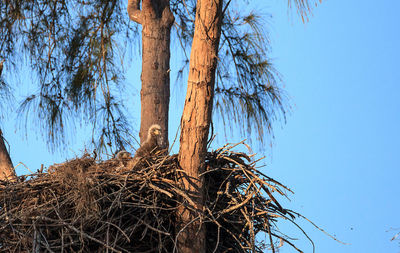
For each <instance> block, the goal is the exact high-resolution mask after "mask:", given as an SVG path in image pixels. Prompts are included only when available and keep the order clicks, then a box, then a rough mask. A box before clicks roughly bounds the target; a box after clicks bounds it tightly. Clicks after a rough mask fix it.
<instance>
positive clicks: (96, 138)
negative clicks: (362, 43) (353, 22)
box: [0, 0, 311, 150]
mask: <svg viewBox="0 0 400 253" xmlns="http://www.w3.org/2000/svg"><path fill="white" fill-rule="evenodd" d="M231 2H232V3H231ZM233 2H234V1H231V0H228V1H226V6H224V9H223V12H224V19H223V27H222V29H223V31H222V38H221V42H220V49H219V64H218V69H217V76H216V86H215V94H216V97H215V107H214V116H218V118H221V119H222V122H223V123H226V124H235V126H239V127H240V128H241V129H243V132H242V134H243V135H244V134H251V133H253V131H254V130H256V132H255V133H256V134H257V136H259V137H260V138H259V139H260V140H263V139H264V138H265V137H267V136H268V135H269V134H272V132H271V130H272V122H273V121H274V120H277V119H282V118H285V112H286V109H287V106H286V99H285V96H284V93H283V92H282V90H281V88H280V78H279V74H278V73H277V71H276V70H275V69H274V67H273V65H272V63H271V60H270V59H269V58H268V54H269V41H268V34H267V33H266V32H265V31H264V30H263V28H264V27H263V26H264V25H263V18H262V17H261V16H260V15H256V14H255V13H254V12H250V13H246V12H245V11H243V10H244V9H245V8H243V10H242V9H240V10H236V9H235V8H233ZM246 2H247V1H241V0H239V1H238V0H236V2H235V4H236V5H235V6H238V5H239V6H243V7H245V6H244V5H245V4H246ZM310 2H311V1H310ZM288 3H289V6H290V5H293V4H294V6H295V7H296V8H297V10H298V12H299V13H300V15H302V17H307V13H309V11H310V10H311V7H310V3H309V1H306V0H292V1H289V2H288ZM126 4H127V3H126V1H121V0H69V1H66V0H5V1H2V3H1V4H0V60H1V59H5V60H6V63H7V65H8V66H17V63H21V65H22V63H23V62H24V60H25V59H27V60H28V62H29V64H30V68H31V69H32V70H33V76H34V77H36V78H37V81H36V82H33V84H34V85H38V89H37V92H36V93H35V94H31V95H29V96H28V97H27V98H26V99H25V100H24V101H23V102H22V103H21V106H20V107H19V109H18V112H19V115H20V118H21V119H22V120H23V121H24V122H25V125H27V124H28V122H31V121H33V122H34V123H35V125H38V126H39V128H40V130H41V131H42V133H43V134H44V136H45V137H46V138H47V140H48V143H49V147H50V148H52V149H53V150H54V148H56V147H57V148H58V147H61V146H62V145H60V144H62V143H63V141H64V140H65V138H64V137H65V131H66V130H70V129H71V126H72V127H73V126H74V125H76V124H77V123H79V122H82V121H83V122H86V123H91V124H92V125H93V136H92V140H93V143H95V144H96V145H97V148H98V149H109V148H111V149H119V148H122V147H123V146H124V145H126V144H127V143H128V142H130V140H131V135H130V134H129V132H130V124H129V122H128V120H127V116H126V110H125V109H124V105H123V103H122V101H121V96H120V94H119V93H118V92H119V91H121V90H122V89H123V85H124V66H123V65H122V63H123V62H124V61H125V58H124V56H125V54H126V51H127V50H129V49H131V48H132V47H133V46H134V42H135V41H134V40H133V39H132V38H137V37H139V36H137V35H138V26H135V25H133V26H132V23H133V22H129V18H128V15H127V13H126V12H127V11H126ZM170 8H171V10H172V12H173V13H174V16H175V21H176V22H175V26H174V27H175V29H174V32H175V35H176V38H177V39H178V40H179V42H180V44H181V46H182V49H183V51H184V52H185V55H186V59H185V60H184V64H183V66H182V68H181V69H180V71H179V73H180V75H178V77H181V76H182V75H181V74H182V73H183V72H184V71H185V70H186V67H187V66H188V62H189V59H188V55H189V54H188V52H187V51H189V50H190V46H191V42H192V37H193V32H194V17H195V11H196V1H195V0H171V1H170ZM16 75H18V73H16ZM5 83H6V80H4V79H1V83H0V85H1V87H6V86H5V85H3V84H5ZM11 86H12V85H11ZM1 87H0V88H1ZM3 90H6V89H3ZM215 118H217V117H214V119H215ZM28 119H29V120H28ZM66 126H70V127H66ZM226 129H228V128H226Z"/></svg>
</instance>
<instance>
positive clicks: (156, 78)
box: [128, 0, 174, 148]
mask: <svg viewBox="0 0 400 253" xmlns="http://www.w3.org/2000/svg"><path fill="white" fill-rule="evenodd" d="M128 13H129V17H130V19H131V20H133V21H135V22H137V23H139V24H141V25H142V47H143V48H142V75H141V80H142V90H141V91H140V98H141V116H140V117H141V123H140V132H139V136H140V143H143V142H144V141H145V140H146V138H147V131H148V129H149V128H150V126H151V125H153V124H158V125H160V126H161V129H162V130H163V131H162V136H161V137H162V139H163V143H162V146H163V147H164V148H165V147H168V110H169V96H170V95H169V94H170V91H169V85H170V83H169V72H170V66H169V60H170V34H171V27H172V24H173V22H174V16H173V14H172V12H171V10H170V8H169V0H142V8H141V9H140V0H129V2H128Z"/></svg>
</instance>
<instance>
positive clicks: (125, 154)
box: [115, 150, 131, 160]
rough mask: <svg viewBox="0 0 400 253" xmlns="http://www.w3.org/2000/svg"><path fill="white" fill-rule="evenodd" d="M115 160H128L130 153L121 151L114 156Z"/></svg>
mask: <svg viewBox="0 0 400 253" xmlns="http://www.w3.org/2000/svg"><path fill="white" fill-rule="evenodd" d="M115 158H116V159H119V160H121V159H130V158H131V153H129V152H127V151H125V150H121V151H119V152H118V153H117V154H115Z"/></svg>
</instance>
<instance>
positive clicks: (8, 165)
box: [0, 130, 16, 181]
mask: <svg viewBox="0 0 400 253" xmlns="http://www.w3.org/2000/svg"><path fill="white" fill-rule="evenodd" d="M15 179H16V175H15V172H14V166H13V164H12V162H11V158H10V155H9V154H8V151H7V148H6V145H5V143H4V139H3V133H2V132H1V130H0V180H11V181H12V180H15Z"/></svg>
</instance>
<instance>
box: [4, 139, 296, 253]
mask: <svg viewBox="0 0 400 253" xmlns="http://www.w3.org/2000/svg"><path fill="white" fill-rule="evenodd" d="M231 148H232V146H231V147H229V146H225V147H223V148H220V149H218V150H216V151H214V152H209V153H208V154H207V159H206V168H205V172H204V173H203V175H202V176H203V177H204V182H205V196H206V199H205V201H206V203H205V205H204V208H205V210H203V211H201V210H196V211H197V212H198V216H197V217H196V218H195V219H196V220H200V221H201V222H202V224H203V225H204V226H205V227H206V230H207V238H206V241H207V242H206V243H207V250H208V252H228V251H229V252H264V251H266V250H267V249H272V251H273V252H274V251H275V249H276V248H277V247H278V244H279V242H283V241H284V242H287V244H288V245H292V246H293V248H294V249H296V250H298V249H297V248H296V247H295V246H294V244H293V241H292V240H291V239H288V238H287V237H284V236H283V235H282V233H281V231H279V230H278V227H277V226H276V225H277V222H278V221H279V220H282V221H283V220H290V221H292V222H293V219H294V214H297V213H294V212H292V211H290V210H286V209H283V208H282V207H281V205H280V204H279V203H278V201H277V199H279V198H280V197H279V196H281V197H282V196H285V190H288V189H287V188H286V187H285V186H284V185H281V184H280V183H279V182H277V181H275V180H273V179H271V178H269V177H267V176H265V175H263V174H262V173H260V172H258V171H257V170H256V169H255V163H254V161H252V160H251V159H250V157H249V156H248V155H246V154H242V153H238V152H233V151H232V150H231ZM130 164H132V163H130V160H129V159H111V160H108V161H104V162H96V161H95V160H94V159H93V158H92V157H90V156H88V155H84V156H83V157H82V158H79V159H75V160H71V161H68V162H65V163H62V164H59V165H55V166H51V167H50V168H49V170H48V172H46V173H42V172H40V171H38V172H37V173H34V174H31V175H29V176H28V179H25V178H26V176H25V177H19V180H18V182H3V181H1V182H0V211H1V212H0V251H2V252H3V251H7V252H8V251H12V252H28V251H30V252H78V251H80V252H105V251H107V250H108V251H109V252H173V250H174V246H175V245H174V244H175V242H176V236H177V234H178V232H179V231H174V228H175V221H176V217H174V214H175V213H176V212H175V210H176V208H178V207H179V206H180V205H185V206H187V207H188V208H190V209H191V210H195V208H194V207H193V205H194V201H193V200H192V199H191V195H190V194H186V193H185V191H184V190H183V186H182V182H181V181H180V180H179V178H180V176H181V174H182V171H181V170H179V166H178V165H177V156H176V155H173V156H165V155H156V156H154V157H148V158H144V159H142V160H140V161H139V163H137V164H136V165H135V167H134V168H130V167H129V166H130ZM178 174H179V175H178ZM272 194H274V196H272ZM262 233H263V234H265V236H264V238H268V239H267V240H268V241H267V242H262V241H258V238H261V237H259V236H257V234H262ZM274 245H275V246H274ZM298 251H300V250H298Z"/></svg>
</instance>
